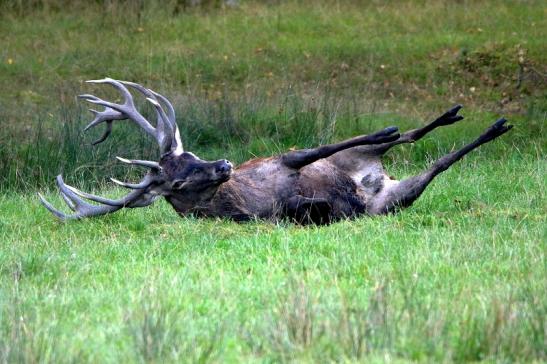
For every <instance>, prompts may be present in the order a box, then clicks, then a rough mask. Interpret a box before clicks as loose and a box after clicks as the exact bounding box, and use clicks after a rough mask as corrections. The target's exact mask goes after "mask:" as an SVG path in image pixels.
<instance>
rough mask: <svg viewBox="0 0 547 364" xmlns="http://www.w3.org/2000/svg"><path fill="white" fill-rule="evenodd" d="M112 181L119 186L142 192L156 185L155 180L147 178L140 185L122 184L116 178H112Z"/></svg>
mask: <svg viewBox="0 0 547 364" xmlns="http://www.w3.org/2000/svg"><path fill="white" fill-rule="evenodd" d="M110 180H111V181H112V182H114V183H115V184H117V185H120V186H122V187H125V188H130V189H132V190H141V189H144V188H146V187H149V186H150V185H151V184H152V183H154V179H150V178H148V179H147V178H146V177H145V178H144V179H143V180H142V181H141V182H139V183H127V182H122V181H120V180H117V179H116V178H110Z"/></svg>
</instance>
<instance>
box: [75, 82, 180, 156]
mask: <svg viewBox="0 0 547 364" xmlns="http://www.w3.org/2000/svg"><path fill="white" fill-rule="evenodd" d="M87 82H88V83H106V84H109V85H112V86H113V87H114V88H116V89H117V90H119V91H120V92H121V94H122V95H123V97H124V102H123V104H116V103H114V102H110V101H105V100H103V99H100V98H98V97H97V96H94V95H89V94H85V95H80V96H78V97H79V98H81V99H84V100H86V101H87V102H89V103H92V104H95V105H101V106H104V107H105V109H104V110H103V111H97V110H90V111H91V112H92V113H94V114H95V119H93V121H92V122H91V123H89V125H87V126H86V127H85V129H84V130H89V129H91V128H93V127H95V126H97V125H99V124H101V123H103V122H106V130H105V132H104V134H103V135H102V137H101V138H99V139H98V140H96V141H95V142H93V144H98V143H101V142H103V141H104V140H106V138H108V136H109V135H110V133H111V131H112V122H113V121H114V120H126V119H129V120H132V121H133V122H135V123H136V124H137V125H138V126H140V127H141V128H142V129H143V130H144V131H145V132H146V133H147V134H149V135H151V136H153V137H154V138H155V139H156V141H157V142H158V144H159V147H160V152H161V153H162V154H163V153H167V152H173V153H175V154H178V155H180V154H182V152H183V148H182V142H181V139H180V134H179V129H178V126H177V123H176V121H175V109H174V108H173V105H171V103H170V102H169V100H167V98H166V97H164V96H162V95H160V94H158V93H156V92H154V91H152V90H149V89H147V88H146V87H144V86H142V85H139V84H137V83H133V82H127V81H118V80H113V79H111V78H104V79H102V80H90V81H87ZM124 85H127V86H129V87H131V88H133V89H135V90H137V91H139V92H140V93H141V94H143V95H144V96H145V97H146V100H147V101H148V102H150V103H151V104H152V105H153V106H154V109H155V110H156V115H157V122H156V127H154V126H152V124H151V123H150V122H149V121H148V120H146V119H145V118H144V116H142V114H141V113H140V112H139V111H138V110H137V109H136V107H135V103H134V101H133V95H131V93H130V92H129V90H128V89H127V87H125V86H124ZM162 104H163V106H165V107H166V108H167V110H168V112H167V113H166V112H165V110H164V109H163V106H162Z"/></svg>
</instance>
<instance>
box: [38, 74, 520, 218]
mask: <svg viewBox="0 0 547 364" xmlns="http://www.w3.org/2000/svg"><path fill="white" fill-rule="evenodd" d="M88 82H91V83H105V84H110V85H112V86H114V87H115V88H116V89H118V90H119V91H120V92H121V93H122V95H123V97H124V103H123V104H116V103H113V102H108V101H105V100H102V99H100V98H98V97H96V96H93V95H81V96H80V98H82V99H84V100H86V101H88V102H90V103H92V104H96V105H100V106H103V107H105V109H104V110H103V111H96V110H91V111H92V112H93V113H94V114H95V119H94V120H93V121H92V122H91V123H90V124H89V125H88V126H87V127H86V128H85V130H88V129H89V128H92V127H94V126H97V125H99V124H101V123H106V131H105V133H104V134H103V136H102V137H101V138H100V139H99V140H97V141H96V142H95V143H94V144H97V143H100V142H102V141H104V140H105V139H106V138H107V137H108V136H109V134H110V132H111V130H112V123H113V122H114V121H117V120H125V119H129V120H131V121H133V122H134V123H135V124H137V125H138V126H139V127H141V128H142V129H143V130H144V131H145V132H146V133H148V134H150V135H151V136H153V137H154V138H156V140H157V142H158V144H159V147H160V152H161V158H160V160H159V162H151V161H142V160H129V159H124V158H119V157H117V158H118V160H119V161H120V162H123V163H127V164H132V165H137V166H141V167H145V168H147V169H148V173H147V174H146V175H145V176H144V178H143V179H142V181H140V182H139V183H136V184H133V183H124V182H120V181H117V180H115V179H112V181H113V182H115V183H117V184H119V185H121V186H123V187H126V188H128V189H131V190H132V192H130V193H129V194H127V195H126V196H125V197H123V198H121V199H118V200H111V199H107V198H103V197H100V196H95V195H92V194H89V193H85V192H82V191H79V190H77V189H76V188H74V187H71V186H69V185H66V184H65V183H64V182H63V179H62V177H61V176H60V175H59V176H58V177H57V184H58V186H59V190H60V194H61V196H62V197H63V199H64V200H65V201H66V203H67V205H68V206H69V207H70V208H71V209H72V210H73V211H74V213H73V214H70V215H67V214H64V213H63V212H61V211H59V210H57V209H55V208H54V207H53V206H52V205H51V204H50V203H48V202H47V201H46V200H45V199H44V198H43V197H42V196H41V195H40V198H41V201H42V203H43V204H44V206H45V207H46V208H47V209H48V210H49V211H51V212H52V213H53V214H54V215H55V216H57V217H58V218H60V219H61V220H69V219H81V218H84V217H91V216H99V215H105V214H108V213H112V212H115V211H118V210H120V209H122V208H124V207H129V208H134V207H143V206H148V205H150V204H152V203H153V202H154V201H155V200H156V199H157V198H158V197H159V196H163V197H165V198H166V199H167V201H168V202H169V203H170V204H171V205H172V206H173V208H174V209H175V210H176V211H177V212H178V213H179V214H180V215H182V216H184V215H188V214H194V215H196V216H206V217H226V218H230V219H233V220H236V221H244V220H249V219H255V218H259V219H268V220H274V221H275V220H279V219H290V220H292V221H294V222H297V223H301V224H308V223H316V224H327V223H330V222H333V221H336V220H340V219H343V218H352V217H356V216H359V215H363V214H366V215H378V214H386V213H389V212H393V211H395V210H397V209H399V208H404V207H408V206H410V205H411V204H412V203H413V202H414V201H415V200H416V199H417V198H418V197H419V196H420V195H421V194H422V192H423V191H424V189H425V188H426V187H427V186H428V184H429V183H430V182H431V181H432V180H433V179H434V178H435V177H436V176H437V175H438V174H440V173H441V172H443V171H445V170H446V169H447V168H449V167H450V166H451V165H452V164H454V163H455V162H456V161H458V160H459V159H461V158H462V157H463V156H464V155H466V154H467V153H469V152H470V151H472V150H473V149H475V148H477V147H479V146H480V145H482V144H484V143H487V142H490V141H491V140H494V139H495V138H497V137H499V136H500V135H502V134H504V133H506V132H507V131H509V130H510V129H511V127H512V126H511V125H505V123H506V120H505V119H500V120H498V121H496V122H495V123H494V124H493V125H492V126H490V127H489V128H488V129H486V131H485V132H484V134H482V135H481V136H479V137H478V138H477V139H476V140H475V141H473V142H472V143H470V144H468V145H466V146H464V147H463V148H462V149H460V150H457V151H455V152H452V153H450V154H447V155H445V156H444V157H442V158H440V159H439V160H437V161H436V162H434V163H433V164H432V165H431V167H430V168H429V169H427V170H426V171H425V172H423V173H421V174H419V175H417V176H414V177H410V178H407V179H405V180H402V181H396V180H393V179H391V178H390V177H389V176H388V175H387V174H386V172H385V171H384V168H383V166H382V162H381V158H382V156H383V155H384V154H385V153H386V152H387V151H388V150H389V149H390V148H392V147H393V146H396V145H398V144H402V143H412V142H414V141H417V140H419V139H420V138H422V137H423V136H424V135H425V134H427V133H429V132H430V131H432V130H434V129H435V128H437V127H439V126H444V125H450V124H453V123H455V122H457V121H459V120H462V119H463V117H462V116H459V115H457V113H458V111H459V110H460V108H461V106H459V105H458V106H455V107H453V108H452V109H450V110H448V111H447V112H446V113H444V114H443V115H441V116H440V117H439V118H437V119H436V120H435V121H433V122H432V123H430V124H428V125H426V126H424V127H423V128H420V129H415V130H410V131H407V132H405V133H403V134H399V133H398V132H397V128H395V127H389V128H386V129H383V130H381V131H379V132H376V133H374V134H371V135H363V136H358V137H355V138H352V139H349V140H345V141H343V142H340V143H336V144H330V145H324V146H320V147H317V148H313V149H304V150H296V151H289V152H287V153H285V154H282V155H279V156H274V157H269V158H256V159H252V160H250V161H247V162H245V163H243V164H242V165H240V166H239V167H237V168H235V169H234V168H233V166H232V164H231V163H230V162H228V161H227V160H225V159H221V160H218V161H214V162H209V161H204V160H201V159H199V158H198V157H197V156H195V155H194V154H192V153H190V152H186V151H184V150H183V146H182V142H181V138H180V135H179V129H178V127H177V124H176V121H175V112H174V109H173V106H172V105H171V103H170V102H169V101H168V100H167V99H166V98H165V97H163V96H162V95H160V94H158V93H156V92H154V91H152V90H149V89H147V88H145V87H143V86H141V85H139V84H136V83H132V82H125V81H116V80H113V79H110V78H106V79H103V80H95V81H88ZM128 87H129V88H131V89H133V90H135V91H137V92H138V93H140V94H142V95H144V96H145V97H146V99H147V101H148V102H150V103H151V104H152V105H153V106H154V108H155V110H156V113H157V122H156V123H155V126H154V125H153V124H151V123H150V122H149V121H148V120H146V119H145V118H144V117H143V116H142V115H141V114H140V113H139V111H137V109H136V108H135V104H134V101H133V96H132V94H131V93H130V92H129V90H128ZM84 199H85V200H89V201H93V202H96V203H98V205H97V204H90V203H88V202H86V201H85V200H84Z"/></svg>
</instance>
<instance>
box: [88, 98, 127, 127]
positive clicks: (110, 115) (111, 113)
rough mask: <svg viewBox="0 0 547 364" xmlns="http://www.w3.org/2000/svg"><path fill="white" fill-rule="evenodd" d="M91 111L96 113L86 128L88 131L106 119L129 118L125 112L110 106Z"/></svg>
mask: <svg viewBox="0 0 547 364" xmlns="http://www.w3.org/2000/svg"><path fill="white" fill-rule="evenodd" d="M82 96H83V95H82ZM89 111H91V112H92V113H93V114H94V115H95V119H93V120H92V121H91V122H90V123H89V124H87V126H86V127H85V128H84V131H88V130H89V129H91V128H93V127H95V126H97V125H99V124H100V123H103V122H105V121H106V122H108V121H112V120H125V119H127V115H124V114H123V113H121V112H119V111H117V110H114V109H111V108H109V107H107V108H105V109H104V110H103V111H98V110H93V109H89Z"/></svg>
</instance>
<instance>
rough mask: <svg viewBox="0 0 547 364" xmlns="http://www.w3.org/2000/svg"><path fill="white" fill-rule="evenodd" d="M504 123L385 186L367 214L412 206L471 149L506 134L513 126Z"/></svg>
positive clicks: (499, 122)
mask: <svg viewBox="0 0 547 364" xmlns="http://www.w3.org/2000/svg"><path fill="white" fill-rule="evenodd" d="M506 121H507V120H505V119H499V120H498V121H496V122H495V123H494V124H493V125H492V126H490V127H489V128H488V129H486V131H485V132H484V133H483V134H482V135H481V136H479V137H478V138H477V139H476V140H475V141H473V142H472V143H469V144H467V145H466V146H464V147H463V148H461V149H460V150H457V151H455V152H452V153H449V154H447V155H445V156H444V157H441V158H440V159H438V160H437V161H436V162H435V163H433V165H432V166H431V167H430V168H429V169H428V170H426V171H425V172H424V173H422V174H420V175H417V176H414V177H410V178H407V179H405V180H403V181H401V182H397V183H395V184H393V185H391V186H386V187H385V188H384V190H382V191H380V192H379V193H378V194H377V195H376V196H375V197H374V198H373V200H372V201H371V204H370V206H369V207H367V212H368V213H369V214H371V215H377V214H385V213H388V212H392V211H393V210H395V209H397V208H404V207H408V206H410V205H412V203H413V202H414V201H415V200H416V199H417V198H418V197H420V195H421V194H422V192H423V191H424V190H425V188H426V187H427V186H428V185H429V183H431V181H432V180H433V179H434V178H435V177H436V176H437V175H439V174H440V173H442V172H444V171H446V170H447V169H448V168H449V167H450V166H451V165H453V164H454V163H456V162H457V161H459V160H460V159H462V158H463V156H465V155H466V154H467V153H469V152H471V151H472V150H473V149H475V148H478V147H479V146H481V145H482V144H485V143H488V142H490V141H492V140H494V139H496V138H497V137H499V136H501V135H503V134H505V133H506V132H508V131H509V130H510V129H511V128H512V127H513V126H512V125H504V124H505V122H506Z"/></svg>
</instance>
